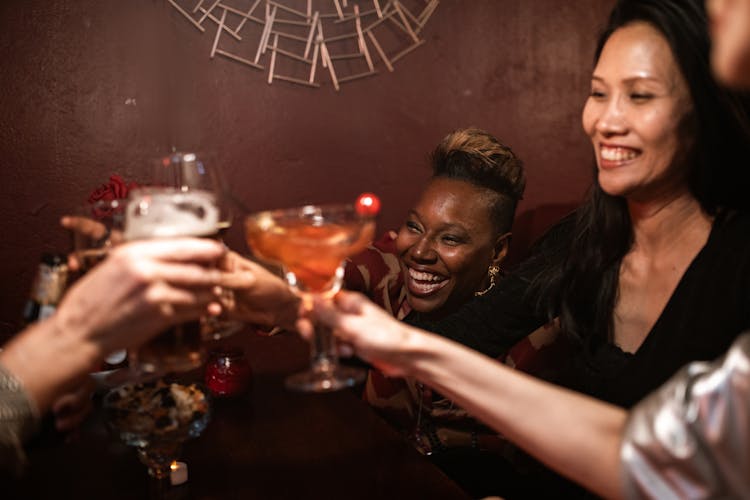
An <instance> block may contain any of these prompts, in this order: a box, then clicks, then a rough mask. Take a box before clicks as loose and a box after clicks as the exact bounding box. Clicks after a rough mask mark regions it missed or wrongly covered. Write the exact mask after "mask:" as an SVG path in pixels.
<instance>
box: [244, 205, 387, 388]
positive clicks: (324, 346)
mask: <svg viewBox="0 0 750 500" xmlns="http://www.w3.org/2000/svg"><path fill="white" fill-rule="evenodd" d="M374 233H375V221H374V219H373V217H370V216H367V215H362V214H360V213H358V212H357V210H356V209H355V207H354V205H350V204H341V205H307V206H304V207H299V208H292V209H286V210H272V211H265V212H258V213H255V214H252V215H249V216H248V217H247V218H246V219H245V234H246V236H247V242H248V245H249V246H250V248H251V249H252V250H253V252H254V253H255V254H256V255H257V256H258V257H260V258H262V259H265V260H268V261H271V262H273V263H275V264H277V265H278V264H280V265H282V266H283V268H284V272H285V276H286V279H287V282H288V283H289V284H290V285H291V286H292V287H293V288H294V290H295V291H296V292H297V293H299V294H300V296H301V298H302V301H303V304H304V305H305V306H306V307H307V308H310V307H311V304H312V298H313V297H314V296H316V295H318V296H323V297H329V298H330V297H333V295H335V294H336V292H338V291H339V290H340V288H341V283H342V279H343V275H344V268H343V263H344V259H346V258H347V257H349V256H350V255H353V254H355V253H358V252H360V251H362V250H363V249H364V248H365V247H366V246H367V245H368V244H369V243H370V242H371V241H372V238H373V236H374ZM364 376H365V372H364V370H361V369H357V368H351V367H345V366H341V365H339V363H338V356H337V354H336V346H335V342H334V339H333V335H332V333H331V331H330V329H328V328H327V327H325V326H324V325H322V324H315V336H314V341H313V344H312V347H311V366H310V369H309V370H308V371H305V372H302V373H298V374H295V375H292V376H290V377H289V378H287V380H286V385H287V387H289V388H292V389H296V390H300V391H307V392H325V391H333V390H337V389H341V388H344V387H349V386H352V385H354V384H356V383H358V382H361V381H362V380H363V379H364Z"/></svg>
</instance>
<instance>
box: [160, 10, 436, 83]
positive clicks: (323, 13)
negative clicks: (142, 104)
mask: <svg viewBox="0 0 750 500" xmlns="http://www.w3.org/2000/svg"><path fill="white" fill-rule="evenodd" d="M167 1H168V2H169V3H170V4H171V5H172V6H173V7H174V8H175V9H176V10H177V11H178V12H179V13H180V14H182V15H183V16H184V17H185V18H186V19H187V20H188V21H189V22H190V23H191V24H192V25H193V26H195V27H196V28H197V29H198V30H199V31H200V32H201V33H205V34H210V35H212V36H213V45H212V47H211V53H210V57H211V59H214V58H215V57H216V56H220V57H223V58H227V59H231V60H232V61H235V62H238V63H241V64H243V65H245V66H247V67H248V68H251V69H253V70H257V71H262V72H264V73H266V75H267V79H268V83H269V84H270V83H273V82H274V81H284V82H289V83H294V84H299V85H304V86H307V87H313V88H319V87H320V86H321V84H323V83H325V82H326V81H330V83H331V84H333V86H334V88H335V89H336V90H337V91H338V90H340V88H341V85H342V84H344V83H347V82H351V81H354V80H358V79H360V78H365V77H368V76H373V75H376V74H377V73H378V67H380V66H382V67H385V68H386V69H387V70H388V71H393V69H394V65H395V64H396V63H397V62H398V61H400V60H401V59H402V58H403V57H404V56H406V55H407V54H409V53H410V52H412V51H413V50H414V49H416V48H417V47H419V46H421V45H422V44H423V43H424V38H422V37H421V34H422V31H423V29H424V27H425V25H426V24H427V21H428V20H429V19H430V16H431V15H432V14H433V12H434V11H435V9H436V8H437V6H438V3H439V0H359V1H358V2H353V1H352V0H277V1H273V0H167Z"/></svg>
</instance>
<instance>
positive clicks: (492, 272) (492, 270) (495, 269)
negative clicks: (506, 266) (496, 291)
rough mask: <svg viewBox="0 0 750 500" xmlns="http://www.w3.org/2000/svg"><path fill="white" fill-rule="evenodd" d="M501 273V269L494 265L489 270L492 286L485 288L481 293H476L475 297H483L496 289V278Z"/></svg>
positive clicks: (488, 274)
mask: <svg viewBox="0 0 750 500" xmlns="http://www.w3.org/2000/svg"><path fill="white" fill-rule="evenodd" d="M499 272H500V268H499V267H498V266H496V265H495V264H492V265H491V266H490V267H489V269H487V276H489V277H490V286H488V287H487V288H485V289H484V290H482V291H480V292H474V295H475V296H476V297H481V296H482V295H484V294H486V293H487V292H489V291H490V290H492V289H493V288H494V287H495V277H496V276H497V274H498V273H499Z"/></svg>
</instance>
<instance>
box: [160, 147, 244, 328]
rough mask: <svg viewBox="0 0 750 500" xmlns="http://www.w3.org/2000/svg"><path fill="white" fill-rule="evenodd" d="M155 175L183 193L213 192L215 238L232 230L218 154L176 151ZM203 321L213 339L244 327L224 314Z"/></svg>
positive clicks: (228, 296) (225, 297)
mask: <svg viewBox="0 0 750 500" xmlns="http://www.w3.org/2000/svg"><path fill="white" fill-rule="evenodd" d="M152 175H153V185H154V186H157V187H170V188H174V189H176V190H178V191H180V192H183V193H188V192H192V191H199V192H207V193H211V194H212V195H213V197H214V203H215V204H216V207H217V208H218V210H219V215H218V222H217V236H216V237H217V238H219V239H221V237H222V235H224V234H225V233H226V232H227V231H228V230H229V228H230V227H231V225H232V218H233V208H232V203H231V202H230V199H229V196H228V190H227V187H226V182H225V181H224V176H223V175H222V172H221V168H220V167H219V165H218V160H217V156H216V155H215V154H211V153H180V152H175V153H172V154H171V155H168V156H165V157H164V158H161V159H160V160H158V161H157V162H155V164H154V169H153V174H152ZM233 300H234V296H233V293H232V291H231V290H222V301H223V302H225V303H227V304H231V303H232V301H233ZM202 322H203V323H202V328H203V333H204V335H206V336H208V337H210V338H212V339H214V340H218V339H221V338H225V337H228V336H230V335H232V334H234V333H236V332H237V331H239V330H240V329H241V328H242V323H241V322H240V321H236V320H232V319H229V318H227V317H226V315H224V314H223V313H222V314H221V315H219V316H206V317H204V318H202Z"/></svg>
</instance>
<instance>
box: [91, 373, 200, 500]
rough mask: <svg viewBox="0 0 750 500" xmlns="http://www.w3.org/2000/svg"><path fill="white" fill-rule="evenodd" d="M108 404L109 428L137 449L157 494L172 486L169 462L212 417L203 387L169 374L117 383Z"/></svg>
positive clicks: (153, 494)
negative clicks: (166, 377) (169, 379)
mask: <svg viewBox="0 0 750 500" xmlns="http://www.w3.org/2000/svg"><path fill="white" fill-rule="evenodd" d="M103 405H104V415H105V420H106V422H107V425H108V426H109V428H110V429H111V430H112V431H113V432H114V433H116V434H117V436H118V437H119V438H120V439H121V440H122V441H123V442H124V443H125V444H127V445H128V446H133V447H135V448H136V449H137V450H138V458H139V459H140V461H141V462H142V463H143V464H144V465H145V466H146V467H147V468H148V474H149V476H150V477H151V478H152V483H153V484H151V491H152V496H156V497H159V496H160V495H159V493H160V492H163V491H164V490H166V489H168V488H169V485H170V483H169V479H170V472H171V468H170V466H171V464H172V463H173V462H174V461H175V460H176V459H177V458H178V457H179V454H180V451H181V448H182V444H183V443H184V442H185V441H187V440H188V439H190V438H195V437H198V436H199V435H200V434H201V433H202V432H203V430H204V429H205V428H206V426H207V425H208V422H209V420H210V418H211V405H210V400H209V397H208V393H207V391H206V390H205V389H204V388H202V387H201V386H199V385H196V384H181V383H169V382H165V381H164V380H158V381H154V382H146V383H129V384H124V385H121V386H119V387H116V388H114V389H112V390H111V391H109V392H108V393H107V394H106V395H105V396H104V400H103Z"/></svg>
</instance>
